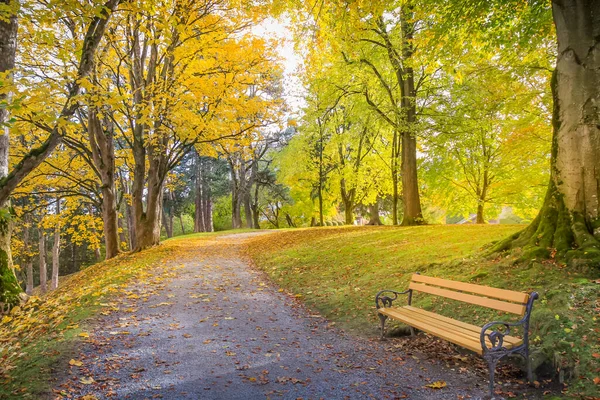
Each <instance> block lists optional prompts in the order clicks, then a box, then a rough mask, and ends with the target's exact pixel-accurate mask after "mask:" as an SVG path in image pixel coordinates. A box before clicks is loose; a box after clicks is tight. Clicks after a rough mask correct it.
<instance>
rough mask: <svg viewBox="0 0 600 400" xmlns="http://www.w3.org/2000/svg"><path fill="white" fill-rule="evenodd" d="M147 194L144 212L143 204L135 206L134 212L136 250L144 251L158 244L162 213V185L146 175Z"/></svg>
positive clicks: (155, 178) (157, 180)
mask: <svg viewBox="0 0 600 400" xmlns="http://www.w3.org/2000/svg"><path fill="white" fill-rule="evenodd" d="M148 175H149V176H148V194H147V196H146V199H147V201H146V211H145V212H144V211H143V210H141V211H140V209H143V204H138V205H137V207H136V208H137V211H136V220H135V222H136V224H135V225H136V226H135V232H136V249H137V250H144V249H147V248H150V247H153V246H156V245H158V244H159V243H160V218H161V213H162V208H161V204H162V186H163V185H162V183H161V182H160V179H159V178H158V177H157V176H156V175H155V174H151V173H149V174H148Z"/></svg>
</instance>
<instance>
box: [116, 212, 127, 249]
mask: <svg viewBox="0 0 600 400" xmlns="http://www.w3.org/2000/svg"><path fill="white" fill-rule="evenodd" d="M125 214H127V212H126V213H125ZM117 222H118V224H119V248H120V247H121V246H123V247H124V248H123V250H127V234H126V233H125V232H127V221H126V220H125V218H122V217H119V220H118V221H117Z"/></svg>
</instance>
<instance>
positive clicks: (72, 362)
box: [69, 359, 83, 367]
mask: <svg viewBox="0 0 600 400" xmlns="http://www.w3.org/2000/svg"><path fill="white" fill-rule="evenodd" d="M69 365H74V366H76V367H81V366H82V365H83V363H82V362H81V361H79V360H74V359H71V361H69Z"/></svg>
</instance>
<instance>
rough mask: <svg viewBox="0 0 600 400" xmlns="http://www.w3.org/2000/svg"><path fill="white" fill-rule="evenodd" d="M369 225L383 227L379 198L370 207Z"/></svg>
mask: <svg viewBox="0 0 600 400" xmlns="http://www.w3.org/2000/svg"><path fill="white" fill-rule="evenodd" d="M367 225H383V224H382V223H381V219H379V198H377V199H376V200H375V203H373V204H371V205H370V206H369V223H368V224H367Z"/></svg>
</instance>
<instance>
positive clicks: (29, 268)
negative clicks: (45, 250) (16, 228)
mask: <svg viewBox="0 0 600 400" xmlns="http://www.w3.org/2000/svg"><path fill="white" fill-rule="evenodd" d="M24 222H25V223H24V224H23V257H22V259H23V263H24V264H25V270H26V272H27V284H26V286H25V293H26V294H27V295H29V296H31V295H32V294H33V258H32V257H31V216H30V214H26V215H25V219H24Z"/></svg>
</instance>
